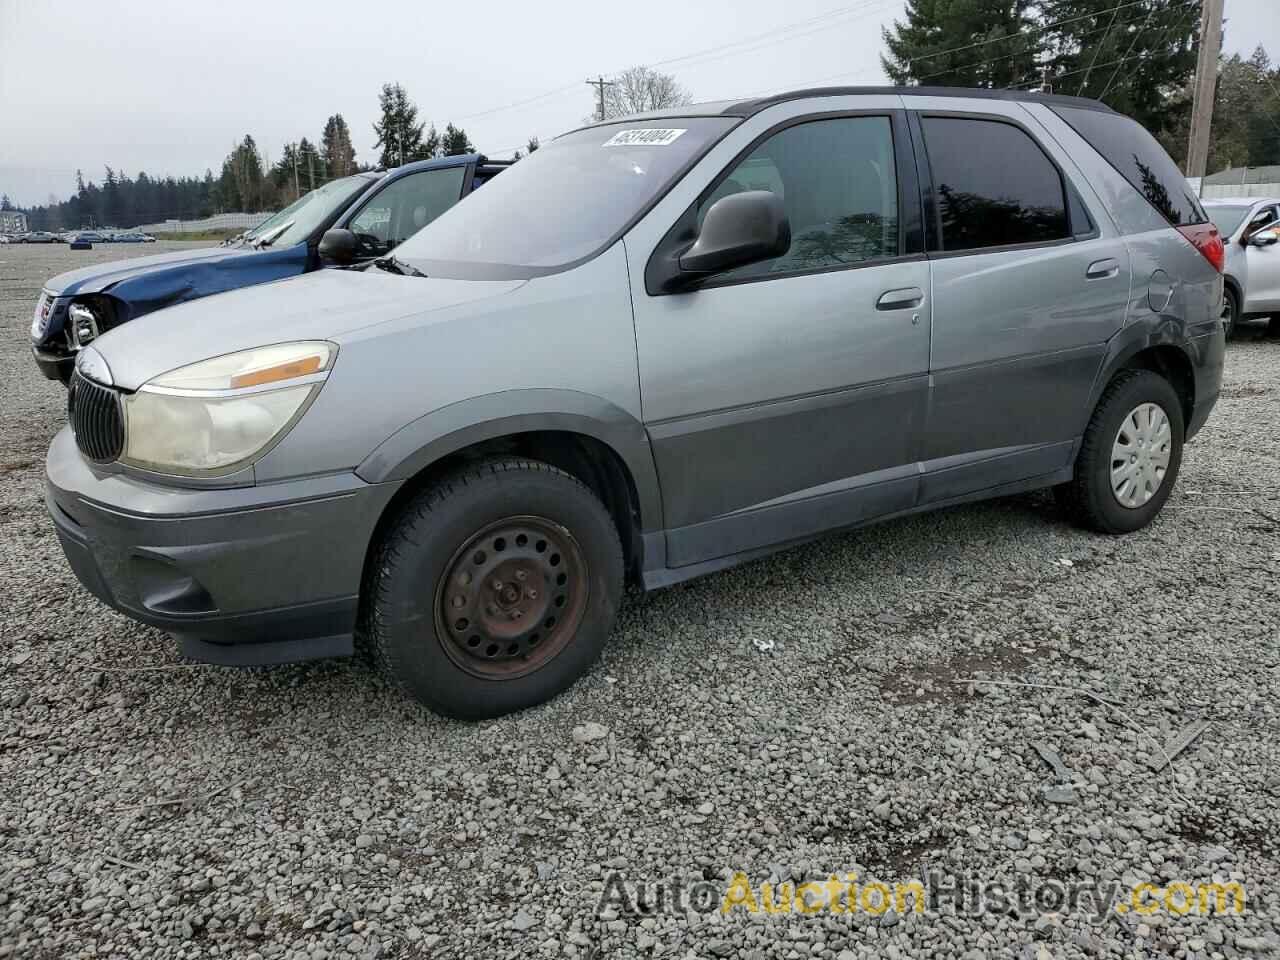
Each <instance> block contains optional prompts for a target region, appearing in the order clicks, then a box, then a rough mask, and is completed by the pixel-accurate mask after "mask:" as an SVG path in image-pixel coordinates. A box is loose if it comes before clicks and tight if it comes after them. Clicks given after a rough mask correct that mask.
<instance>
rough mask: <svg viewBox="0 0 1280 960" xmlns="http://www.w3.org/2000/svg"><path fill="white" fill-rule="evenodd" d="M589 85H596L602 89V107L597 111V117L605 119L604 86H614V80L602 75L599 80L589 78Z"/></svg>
mask: <svg viewBox="0 0 1280 960" xmlns="http://www.w3.org/2000/svg"><path fill="white" fill-rule="evenodd" d="M587 86H589V87H595V88H597V89H598V90H599V91H600V108H599V109H598V110H597V111H596V119H597V120H603V119H604V88H605V87H612V86H613V81H612V80H606V79H605V78H604V77H601V78H600V79H599V80H588V81H587Z"/></svg>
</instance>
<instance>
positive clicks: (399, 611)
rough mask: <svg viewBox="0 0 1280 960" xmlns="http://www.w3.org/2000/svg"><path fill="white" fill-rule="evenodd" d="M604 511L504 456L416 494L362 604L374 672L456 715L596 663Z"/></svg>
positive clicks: (544, 469)
mask: <svg viewBox="0 0 1280 960" xmlns="http://www.w3.org/2000/svg"><path fill="white" fill-rule="evenodd" d="M622 581H623V566H622V548H621V545H620V543H619V540H618V531H617V528H616V527H615V526H614V524H613V520H612V518H611V517H610V515H609V512H608V510H606V509H605V507H604V505H603V504H602V503H601V502H600V500H599V499H598V498H597V497H596V496H595V495H594V494H593V493H592V492H591V491H590V490H589V489H588V488H587V487H586V486H584V485H583V484H582V483H580V482H579V481H578V480H577V479H575V478H574V477H572V476H570V475H569V474H567V473H565V472H563V471H561V470H558V469H556V468H555V467H553V466H550V465H549V464H546V463H541V462H538V461H533V460H518V459H504V460H492V461H486V462H483V463H481V464H479V465H476V466H472V467H468V468H465V469H463V470H460V471H458V472H456V473H454V474H452V475H450V476H448V477H446V478H445V479H443V480H441V481H440V482H438V483H437V484H435V485H434V486H432V487H430V488H428V489H426V490H424V491H423V492H422V493H420V494H418V495H417V496H416V497H415V498H414V499H413V500H412V501H410V503H409V504H408V505H407V506H406V507H405V508H404V510H403V511H402V512H401V514H400V515H399V517H398V518H397V519H396V520H395V522H394V523H393V524H392V526H391V527H390V528H389V529H388V531H387V533H386V535H385V537H384V539H383V542H382V544H381V546H380V549H379V551H378V553H377V555H376V557H375V561H374V566H373V568H372V570H371V572H370V577H369V580H368V585H367V587H366V595H365V597H364V601H365V607H366V610H365V612H366V616H365V631H366V634H367V639H368V641H369V642H370V645H371V646H372V647H373V650H374V653H375V655H376V657H377V659H378V662H379V664H380V666H381V667H382V669H383V671H384V672H385V673H386V674H387V675H388V676H389V677H390V678H391V679H392V680H393V681H395V682H396V683H397V684H398V685H399V686H400V687H401V688H403V689H404V690H405V691H406V692H407V693H409V694H410V695H411V696H412V697H414V698H415V699H416V700H418V701H419V702H421V703H423V704H424V705H426V706H427V707H430V708H431V709H432V710H435V711H436V712H437V713H442V714H444V715H446V716H450V717H457V718H460V719H466V720H480V719H485V718H488V717H496V716H500V715H502V714H505V713H510V712H512V711H514V710H521V709H524V708H525V707H530V706H533V705H535V704H538V703H542V702H543V701H545V700H548V699H550V698H551V697H553V696H555V695H556V694H558V693H560V692H561V691H562V690H564V689H565V688H566V687H568V686H569V685H570V684H572V683H573V682H574V681H575V680H576V679H577V678H578V677H579V676H581V675H582V674H583V673H584V672H586V670H587V669H588V668H589V667H590V666H591V664H592V663H594V662H595V660H596V659H597V658H598V657H599V655H600V651H601V650H602V649H603V647H604V643H605V641H606V639H607V638H608V636H609V632H610V631H611V630H612V628H613V622H614V619H615V616H616V613H617V607H618V600H619V598H620V596H621V594H622Z"/></svg>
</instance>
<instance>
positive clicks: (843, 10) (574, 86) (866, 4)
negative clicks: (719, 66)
mask: <svg viewBox="0 0 1280 960" xmlns="http://www.w3.org/2000/svg"><path fill="white" fill-rule="evenodd" d="M1134 2H1140V0H1134ZM891 3H892V0H859V2H858V3H853V4H849V5H848V6H844V7H839V8H837V9H835V10H828V11H827V12H826V13H821V14H818V15H817V16H814V17H808V18H807V19H804V20H797V21H795V22H793V23H789V24H783V25H782V26H780V27H774V28H773V29H771V30H766V31H764V32H763V33H758V34H753V35H752V36H749V37H744V38H742V39H740V40H734V41H732V42H730V43H722V44H719V45H718V46H714V47H707V48H705V49H702V50H697V51H694V52H693V53H686V54H682V55H680V56H678V57H668V58H666V59H665V60H655V61H653V62H652V63H650V64H648V66H650V67H663V66H669V65H671V64H673V63H681V62H684V61H688V60H697V59H698V58H702V57H704V56H706V55H707V54H713V53H718V52H720V51H722V50H728V49H729V48H731V47H741V46H745V45H749V44H758V42H759V41H761V40H764V39H766V38H768V37H771V36H774V35H776V34H784V33H788V32H790V31H792V30H796V29H798V28H801V27H808V26H810V25H812V24H814V23H817V22H819V21H823V20H834V19H838V18H839V17H841V16H843V15H845V14H849V13H855V12H857V13H862V12H876V11H878V10H880V9H883V8H885V7H887V6H890V5H891ZM828 26H829V24H823V25H822V26H821V27H820V28H818V29H811V30H806V31H803V32H801V33H798V34H796V35H795V36H790V37H780V38H778V39H776V40H774V41H773V42H774V43H785V42H787V41H789V40H795V39H799V38H800V37H803V36H809V35H810V34H812V33H816V32H820V30H822V29H826V28H827V27H828ZM768 45H769V44H765V46H768ZM756 49H759V46H752V47H750V48H749V49H743V50H733V51H732V52H730V53H726V54H724V56H722V57H709V58H707V59H704V60H702V61H701V63H710V62H713V61H714V60H717V59H725V58H726V57H730V56H737V55H738V54H741V53H751V52H754V51H755V50H756ZM701 63H699V64H697V65H701ZM614 72H618V71H614ZM578 83H579V81H574V82H573V83H569V84H565V85H564V86H561V87H556V88H555V89H554V90H548V91H546V92H545V93H539V94H536V95H534V96H532V97H526V98H524V99H522V100H516V101H514V102H512V103H505V104H502V105H500V106H496V107H489V108H488V109H485V110H479V111H476V112H473V113H465V114H461V115H460V116H458V117H457V118H456V119H457V120H459V121H464V120H474V119H476V118H478V117H487V116H490V115H491V114H495V113H501V112H503V111H505V110H513V109H515V108H517V107H523V106H528V105H529V104H531V103H537V102H538V101H540V100H546V99H549V98H551V97H555V96H559V95H561V94H566V93H568V92H569V91H571V90H580V89H581V87H579V86H578Z"/></svg>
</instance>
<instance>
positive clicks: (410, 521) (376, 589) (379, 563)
mask: <svg viewBox="0 0 1280 960" xmlns="http://www.w3.org/2000/svg"><path fill="white" fill-rule="evenodd" d="M514 472H535V473H544V474H547V475H550V476H555V477H558V478H560V479H562V480H565V481H568V482H569V483H571V484H573V485H574V486H575V487H576V488H577V489H578V492H579V493H580V494H582V495H583V496H586V497H590V498H591V499H592V500H593V501H595V502H596V503H597V504H599V505H600V507H601V509H602V510H605V512H606V513H608V510H607V508H606V507H605V506H604V504H603V503H601V501H600V498H599V497H597V496H596V494H595V491H593V490H592V489H591V488H590V487H588V486H587V485H586V484H585V483H583V482H582V481H581V480H579V479H578V478H577V477H575V476H573V474H571V473H567V472H566V471H564V470H561V469H560V468H559V467H555V466H552V465H551V464H549V463H546V462H544V461H542V460H531V459H528V458H525V457H492V458H486V459H484V460H479V461H476V462H475V463H471V464H467V465H465V466H462V467H459V468H458V469H457V470H454V471H453V472H452V473H448V474H445V475H444V476H442V477H441V478H440V479H438V480H436V481H435V482H434V483H432V484H430V485H428V486H426V487H424V488H423V489H422V490H421V491H419V492H418V493H417V494H416V495H414V496H413V497H412V499H410V500H409V501H408V502H407V503H406V504H404V506H403V507H402V508H401V509H400V512H399V513H398V514H397V515H396V517H395V519H394V520H393V521H392V523H391V524H390V526H389V527H388V529H387V532H386V534H385V535H384V536H383V538H382V541H381V542H380V543H379V544H378V545H377V547H376V549H375V552H374V558H373V562H372V563H371V564H369V569H368V571H367V573H366V581H365V584H364V588H363V590H362V600H363V603H362V606H363V609H364V616H363V617H362V620H361V624H360V628H359V631H358V633H359V635H360V646H361V647H362V649H363V650H364V651H365V652H367V654H368V656H369V657H370V658H371V659H372V660H373V662H374V664H375V665H376V667H377V669H378V670H379V672H380V673H381V674H382V675H383V676H384V677H386V678H387V679H388V680H389V681H390V682H391V683H392V684H393V685H394V686H395V687H396V688H397V689H398V690H399V691H400V692H401V693H404V694H406V695H408V696H410V697H412V696H413V692H412V691H411V690H410V689H409V688H408V686H407V685H406V683H405V681H404V674H403V671H402V670H400V669H399V664H398V663H397V662H396V659H395V655H394V653H393V652H392V650H391V645H390V643H389V642H388V641H389V635H388V631H387V630H386V628H385V624H384V623H383V621H382V610H383V609H385V606H386V603H387V600H388V596H387V595H388V592H389V590H390V576H389V574H390V571H391V569H392V568H394V567H395V566H396V565H397V564H398V562H399V558H400V553H401V551H402V550H403V548H404V546H405V544H406V542H408V543H412V542H413V541H412V538H411V537H410V531H412V530H413V529H415V528H417V527H418V525H419V524H424V523H428V522H429V519H430V517H431V516H432V514H433V513H434V512H435V511H437V510H438V509H439V508H440V507H441V506H443V505H444V504H445V503H446V502H448V501H449V500H450V499H451V498H452V497H453V496H455V495H456V494H458V493H460V492H461V491H462V490H465V489H466V488H467V487H470V486H472V485H473V484H476V483H480V482H482V481H484V480H487V479H491V478H496V477H500V476H502V475H503V474H507V473H514ZM609 530H610V532H611V533H612V534H613V551H614V555H615V557H616V559H617V561H618V562H619V563H621V562H622V561H621V557H622V541H621V538H620V537H619V536H618V530H617V527H616V526H614V524H613V523H610V524H609Z"/></svg>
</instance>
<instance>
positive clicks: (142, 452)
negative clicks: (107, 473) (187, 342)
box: [120, 341, 338, 476]
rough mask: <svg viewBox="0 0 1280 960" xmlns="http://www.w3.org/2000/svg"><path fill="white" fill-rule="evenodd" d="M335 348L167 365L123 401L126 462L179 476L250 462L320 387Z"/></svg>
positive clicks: (306, 347) (312, 346) (277, 348)
mask: <svg viewBox="0 0 1280 960" xmlns="http://www.w3.org/2000/svg"><path fill="white" fill-rule="evenodd" d="M337 353H338V348H337V347H336V346H335V345H334V344H331V343H326V342H324V341H311V342H305V343H280V344H275V345H273V346H269V347H259V348H257V349H254V350H244V351H241V352H240V353H231V354H227V355H226V356H222V357H214V358H213V359H212V360H202V361H201V362H200V363H193V364H191V365H190V366H186V367H180V368H178V369H177V370H171V371H170V372H169V373H166V374H163V375H161V376H159V377H156V378H155V379H154V380H150V381H148V382H147V383H145V384H143V385H142V386H141V387H140V388H138V391H137V392H136V393H134V394H131V395H127V396H126V397H125V399H124V412H125V449H124V455H123V456H122V457H121V458H120V459H121V460H122V461H123V462H125V463H128V464H131V465H133V466H136V467H141V468H142V469H144V470H153V471H156V472H158V473H171V474H179V475H182V476H217V475H219V474H225V473H231V472H233V471H235V470H238V469H240V468H241V467H244V466H246V465H247V464H248V463H251V462H252V461H253V460H254V459H256V458H258V457H260V456H262V455H263V454H265V453H266V452H267V450H268V449H270V447H271V445H272V444H273V443H274V442H275V441H277V440H279V439H280V438H281V437H283V436H284V434H285V433H286V432H288V430H289V428H290V427H292V426H293V424H294V423H295V422H297V420H298V418H299V417H300V416H302V414H303V412H304V411H305V410H306V408H307V405H308V404H309V403H310V402H311V400H312V398H313V397H314V396H315V395H316V393H318V392H319V390H320V387H321V386H322V385H323V383H324V380H325V378H326V377H328V376H329V371H330V370H331V369H332V367H333V361H334V359H335V358H336V356H337Z"/></svg>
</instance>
